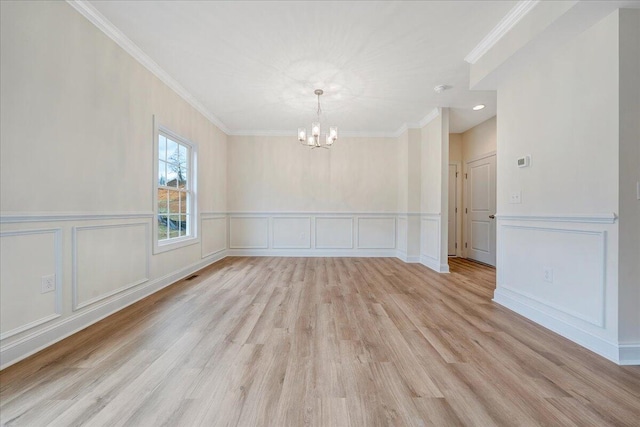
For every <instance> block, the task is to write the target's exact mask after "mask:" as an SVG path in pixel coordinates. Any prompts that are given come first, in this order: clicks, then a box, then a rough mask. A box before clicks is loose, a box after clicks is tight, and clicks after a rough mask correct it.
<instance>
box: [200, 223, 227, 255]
mask: <svg viewBox="0 0 640 427" xmlns="http://www.w3.org/2000/svg"><path fill="white" fill-rule="evenodd" d="M209 215H210V214H209V213H208V212H207V213H204V212H203V213H201V214H200V231H201V232H202V229H203V228H202V223H203V222H204V221H211V220H214V219H217V220H220V219H222V220H224V226H225V237H226V228H227V216H226V215H215V214H214V215H212V216H209ZM203 237H204V236H203ZM202 248H203V245H200V259H204V258H209V257H210V256H213V255H216V254H219V253H220V252H222V251H225V250H227V239H226V238H225V247H224V248H220V249H216V250H213V251H211V252H209V253H207V254H203V253H202Z"/></svg>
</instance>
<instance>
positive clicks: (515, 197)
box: [509, 190, 522, 204]
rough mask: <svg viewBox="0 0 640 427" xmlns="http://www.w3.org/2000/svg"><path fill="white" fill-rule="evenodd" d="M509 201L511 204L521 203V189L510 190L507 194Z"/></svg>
mask: <svg viewBox="0 0 640 427" xmlns="http://www.w3.org/2000/svg"><path fill="white" fill-rule="evenodd" d="M509 203H511V204H519V203H522V191H520V190H516V191H512V192H511V194H510V196H509Z"/></svg>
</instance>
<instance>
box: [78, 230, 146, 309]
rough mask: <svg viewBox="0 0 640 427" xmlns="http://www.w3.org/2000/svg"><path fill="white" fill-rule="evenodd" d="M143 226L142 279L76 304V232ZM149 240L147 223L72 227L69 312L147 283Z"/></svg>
mask: <svg viewBox="0 0 640 427" xmlns="http://www.w3.org/2000/svg"><path fill="white" fill-rule="evenodd" d="M140 225H143V226H144V231H145V251H144V252H145V274H144V277H143V278H141V279H138V280H135V281H134V282H131V283H127V284H125V285H122V286H121V287H119V288H117V289H114V290H112V291H109V292H107V293H105V294H102V295H98V296H97V297H95V298H92V299H90V300H88V301H84V302H82V303H80V302H78V232H79V231H86V230H100V229H105V228H125V227H136V226H140ZM150 240H151V233H150V232H149V223H148V222H134V223H124V224H109V225H91V226H86V227H73V228H72V237H71V246H72V250H71V254H72V255H71V259H72V261H71V264H72V273H71V290H72V292H71V293H72V299H71V301H72V302H71V310H72V311H77V310H80V309H82V308H85V307H87V306H90V305H93V304H95V303H97V302H100V301H102V300H104V299H106V298H109V297H112V296H114V295H116V294H119V293H120V292H124V291H126V290H127V289H131V288H133V287H135V286H138V285H141V284H143V283H146V282H148V281H149V276H150V271H151V248H150Z"/></svg>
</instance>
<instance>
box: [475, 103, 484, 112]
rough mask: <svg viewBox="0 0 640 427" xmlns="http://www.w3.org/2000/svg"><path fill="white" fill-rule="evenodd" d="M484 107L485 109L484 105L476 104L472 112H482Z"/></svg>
mask: <svg viewBox="0 0 640 427" xmlns="http://www.w3.org/2000/svg"><path fill="white" fill-rule="evenodd" d="M484 107H485V105H484V104H478V105H476V106H475V107H473V111H478V110H482V109H483V108H484Z"/></svg>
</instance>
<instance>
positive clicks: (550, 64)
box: [496, 12, 638, 360]
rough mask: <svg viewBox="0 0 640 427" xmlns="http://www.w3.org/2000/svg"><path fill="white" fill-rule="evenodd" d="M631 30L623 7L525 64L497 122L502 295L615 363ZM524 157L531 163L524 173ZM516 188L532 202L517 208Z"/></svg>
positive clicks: (510, 83) (505, 92)
mask: <svg viewBox="0 0 640 427" xmlns="http://www.w3.org/2000/svg"><path fill="white" fill-rule="evenodd" d="M619 30H620V27H619V20H618V13H617V12H616V13H614V14H611V15H610V16H608V17H606V18H605V19H603V20H601V21H600V22H598V23H596V24H595V25H593V26H592V27H591V28H589V29H588V30H587V31H585V32H583V33H581V34H580V35H578V36H576V37H575V38H574V39H572V40H571V41H569V42H568V43H566V44H563V45H560V46H557V47H556V49H555V50H552V51H549V52H544V53H541V54H540V55H539V56H538V57H536V58H535V61H533V60H532V61H530V63H529V65H528V66H527V67H522V68H519V69H518V70H517V72H514V73H513V74H512V75H511V76H509V78H508V79H506V80H504V81H503V82H502V83H501V84H500V85H499V87H498V117H499V120H498V121H497V135H498V150H497V151H498V167H497V174H498V188H497V212H498V214H499V218H500V219H499V222H498V265H497V268H498V272H499V274H498V286H497V289H496V299H497V300H498V301H500V302H501V303H503V304H506V305H507V306H509V307H512V308H514V309H516V310H517V311H519V312H521V313H523V314H525V315H526V316H529V317H531V318H533V319H534V320H536V321H538V322H541V323H542V324H544V325H546V326H548V327H550V328H552V329H554V330H556V331H560V332H561V333H563V334H565V336H569V337H570V338H571V339H573V340H575V341H577V342H579V343H580V344H582V345H584V346H587V347H589V348H592V349H594V350H595V351H597V352H599V353H600V354H603V355H605V356H606V357H609V358H611V359H613V360H617V359H618V350H619V349H618V346H617V344H618V325H619V322H620V321H621V319H619V317H618V297H619V295H618V291H619V287H618V284H619V282H618V256H619V251H618V223H617V222H614V221H613V219H612V218H613V217H612V214H613V213H616V214H618V213H620V210H619V205H618V200H619V196H618V194H619V173H620V167H619V149H620V133H619V125H620V123H619V121H620V114H619V109H618V105H619V96H620V93H621V92H623V91H625V90H627V89H626V88H624V87H621V86H620V85H619V84H620V79H619V76H620V69H619V63H618V60H619V56H618V55H619V44H618V37H619ZM635 84H636V85H637V74H636V80H635ZM634 120H635V121H637V116H636V118H635V119H634ZM636 144H637V139H636ZM524 155H531V166H530V167H528V168H518V167H517V165H516V159H517V158H518V157H520V156H524ZM635 167H636V168H637V167H638V163H636V164H635ZM516 190H519V191H521V192H522V203H520V204H510V203H509V194H510V192H512V191H516ZM603 215H604V216H603ZM505 216H511V217H512V218H513V219H508V218H506V217H505ZM556 218H559V220H556ZM609 218H611V219H609ZM622 221H623V218H620V224H622ZM545 269H546V270H549V269H551V270H552V271H553V277H552V279H551V280H545V277H544V272H545ZM587 273H588V274H587ZM636 283H637V282H636ZM636 307H637V305H636Z"/></svg>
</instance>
